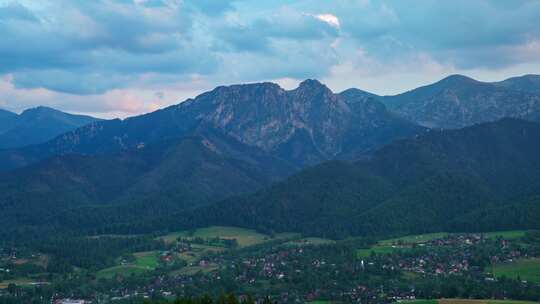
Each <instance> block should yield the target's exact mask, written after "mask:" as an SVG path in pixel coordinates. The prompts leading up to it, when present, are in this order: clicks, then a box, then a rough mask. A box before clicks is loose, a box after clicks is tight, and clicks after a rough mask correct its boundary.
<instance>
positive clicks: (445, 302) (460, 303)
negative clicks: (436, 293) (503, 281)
mask: <svg viewBox="0 0 540 304" xmlns="http://www.w3.org/2000/svg"><path fill="white" fill-rule="evenodd" d="M398 303H406V304H536V303H538V302H529V301H514V300H471V299H440V300H410V301H398Z"/></svg>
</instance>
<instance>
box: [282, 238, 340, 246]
mask: <svg viewBox="0 0 540 304" xmlns="http://www.w3.org/2000/svg"><path fill="white" fill-rule="evenodd" d="M335 243H336V241H334V240H329V239H323V238H316V237H309V238H300V239H295V240H292V241H288V242H287V243H286V244H287V245H294V246H309V245H326V244H335Z"/></svg>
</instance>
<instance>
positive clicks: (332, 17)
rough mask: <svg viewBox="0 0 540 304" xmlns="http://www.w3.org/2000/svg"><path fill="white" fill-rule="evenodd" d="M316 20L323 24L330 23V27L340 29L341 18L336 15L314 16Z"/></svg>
mask: <svg viewBox="0 0 540 304" xmlns="http://www.w3.org/2000/svg"><path fill="white" fill-rule="evenodd" d="M314 17H315V18H317V19H319V20H321V21H323V22H326V23H328V24H329V25H331V26H333V27H335V28H340V26H341V24H340V22H339V18H338V17H336V16H335V15H332V14H319V15H315V16H314Z"/></svg>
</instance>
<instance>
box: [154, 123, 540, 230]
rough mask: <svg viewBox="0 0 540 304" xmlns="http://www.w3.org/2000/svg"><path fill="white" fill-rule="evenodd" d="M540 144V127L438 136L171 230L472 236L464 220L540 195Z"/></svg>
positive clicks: (335, 167)
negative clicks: (444, 232) (222, 227)
mask: <svg viewBox="0 0 540 304" xmlns="http://www.w3.org/2000/svg"><path fill="white" fill-rule="evenodd" d="M538 138H540V124H537V123H532V122H527V121H521V120H515V119H504V120H501V121H497V122H494V123H486V124H481V125H476V126H473V127H469V128H465V129H461V130H450V131H433V132H430V133H429V134H426V135H424V136H420V137H418V138H415V139H409V140H402V141H398V142H395V143H393V144H390V145H388V146H386V147H384V148H382V149H381V150H379V151H377V152H376V153H375V154H374V156H373V158H372V159H370V160H366V161H360V162H357V163H355V164H347V163H340V162H331V163H326V164H322V165H319V166H317V167H315V168H312V169H309V170H306V171H303V172H301V173H299V174H297V175H295V176H293V177H291V178H289V179H287V180H285V181H283V182H280V183H277V184H275V185H273V186H271V187H269V188H267V189H264V190H261V191H259V192H257V193H255V194H253V195H248V196H240V197H235V198H230V199H227V200H226V201H224V202H222V203H220V204H216V205H212V206H209V207H206V208H203V209H201V210H196V211H192V212H190V213H185V214H182V215H179V216H175V217H174V219H172V218H171V219H169V220H168V221H165V220H161V222H162V223H163V224H166V225H168V226H172V227H175V225H176V227H189V226H193V225H201V226H204V225H208V224H214V223H217V224H221V225H240V226H247V227H252V228H257V229H261V230H265V231H273V230H274V231H301V232H304V233H307V234H314V235H323V236H341V237H342V236H346V235H351V234H378V235H388V234H396V233H420V232H430V231H442V230H446V229H454V230H460V229H468V228H470V226H466V225H461V226H460V225H456V224H455V223H456V222H458V220H459V218H460V217H462V216H467V215H468V214H471V213H472V212H479V211H481V210H488V209H493V208H500V207H502V206H504V205H505V204H508V203H509V202H514V201H519V200H521V199H523V198H527V197H533V196H536V195H539V194H540V158H539V157H538V155H540V142H539V141H538ZM494 223H496V221H495V222H494ZM529 224H530V223H524V225H523V227H520V228H527V227H528V225H529ZM153 225H156V226H159V224H158V223H154V224H153ZM494 225H495V226H496V224H494Z"/></svg>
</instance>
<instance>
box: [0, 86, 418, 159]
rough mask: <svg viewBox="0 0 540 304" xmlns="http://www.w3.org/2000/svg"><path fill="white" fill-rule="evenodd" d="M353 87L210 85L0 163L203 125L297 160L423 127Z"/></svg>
mask: <svg viewBox="0 0 540 304" xmlns="http://www.w3.org/2000/svg"><path fill="white" fill-rule="evenodd" d="M359 92H361V91H359V90H357V91H349V92H344V93H342V94H334V93H333V92H332V91H330V89H328V88H327V87H326V86H324V85H323V84H321V83H320V82H318V81H316V80H306V81H304V82H302V83H301V84H300V86H299V87H298V88H296V89H294V90H290V91H287V90H284V89H282V88H281V87H279V86H278V85H276V84H273V83H258V84H248V85H234V86H228V87H218V88H216V89H214V90H212V91H210V92H207V93H204V94H201V95H199V96H198V97H196V98H195V99H190V100H187V101H185V102H183V103H180V104H179V105H176V106H171V107H168V108H165V109H162V110H159V111H156V112H153V113H150V114H146V115H142V116H137V117H133V118H129V119H126V120H123V121H121V120H111V121H103V122H96V123H92V124H90V125H87V126H85V127H82V128H79V129H77V130H75V131H73V132H69V133H66V134H64V135H62V136H59V137H57V138H56V139H54V140H52V141H50V142H48V143H45V144H44V145H41V146H37V147H32V148H28V149H26V150H24V149H23V150H14V151H7V152H6V151H5V152H3V154H4V155H2V156H3V157H2V158H3V159H4V161H3V162H2V160H0V167H4V168H5V167H10V166H11V167H17V166H21V165H25V164H28V163H31V162H34V161H36V160H38V159H41V158H43V157H47V156H50V155H58V154H66V153H83V154H94V153H107V152H111V151H116V150H123V149H130V148H136V147H138V146H145V145H148V144H151V143H153V142H158V141H162V140H167V139H172V138H179V137H182V136H186V135H191V134H194V133H196V132H198V131H200V130H204V129H206V128H211V129H217V130H219V131H221V132H223V133H224V134H226V135H228V136H231V137H233V138H235V139H236V140H238V141H240V142H241V143H244V144H247V145H250V146H255V147H258V148H261V149H262V150H264V151H266V152H268V153H270V154H272V155H274V156H278V157H280V158H282V159H286V160H289V161H291V162H293V163H295V164H297V165H301V166H303V165H310V164H315V163H318V162H321V161H324V160H327V159H333V158H351V157H356V156H357V155H359V154H362V153H365V152H368V151H371V150H373V149H375V148H378V147H380V146H381V145H384V144H386V143H389V142H391V141H392V140H394V139H396V138H401V137H408V136H413V135H415V134H417V133H419V132H422V131H423V128H421V127H418V126H416V125H415V124H413V123H409V122H407V121H405V120H403V119H401V118H398V117H396V116H394V115H392V114H390V113H389V112H388V111H387V110H386V108H385V106H384V105H383V104H382V103H380V102H379V101H377V100H375V99H373V98H371V97H370V96H367V97H366V98H367V99H366V98H364V97H365V96H364V94H363V93H359ZM0 154H2V153H0ZM44 154H46V155H44ZM6 159H7V161H6ZM10 159H11V160H10ZM13 161H16V162H17V163H16V164H13Z"/></svg>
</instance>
